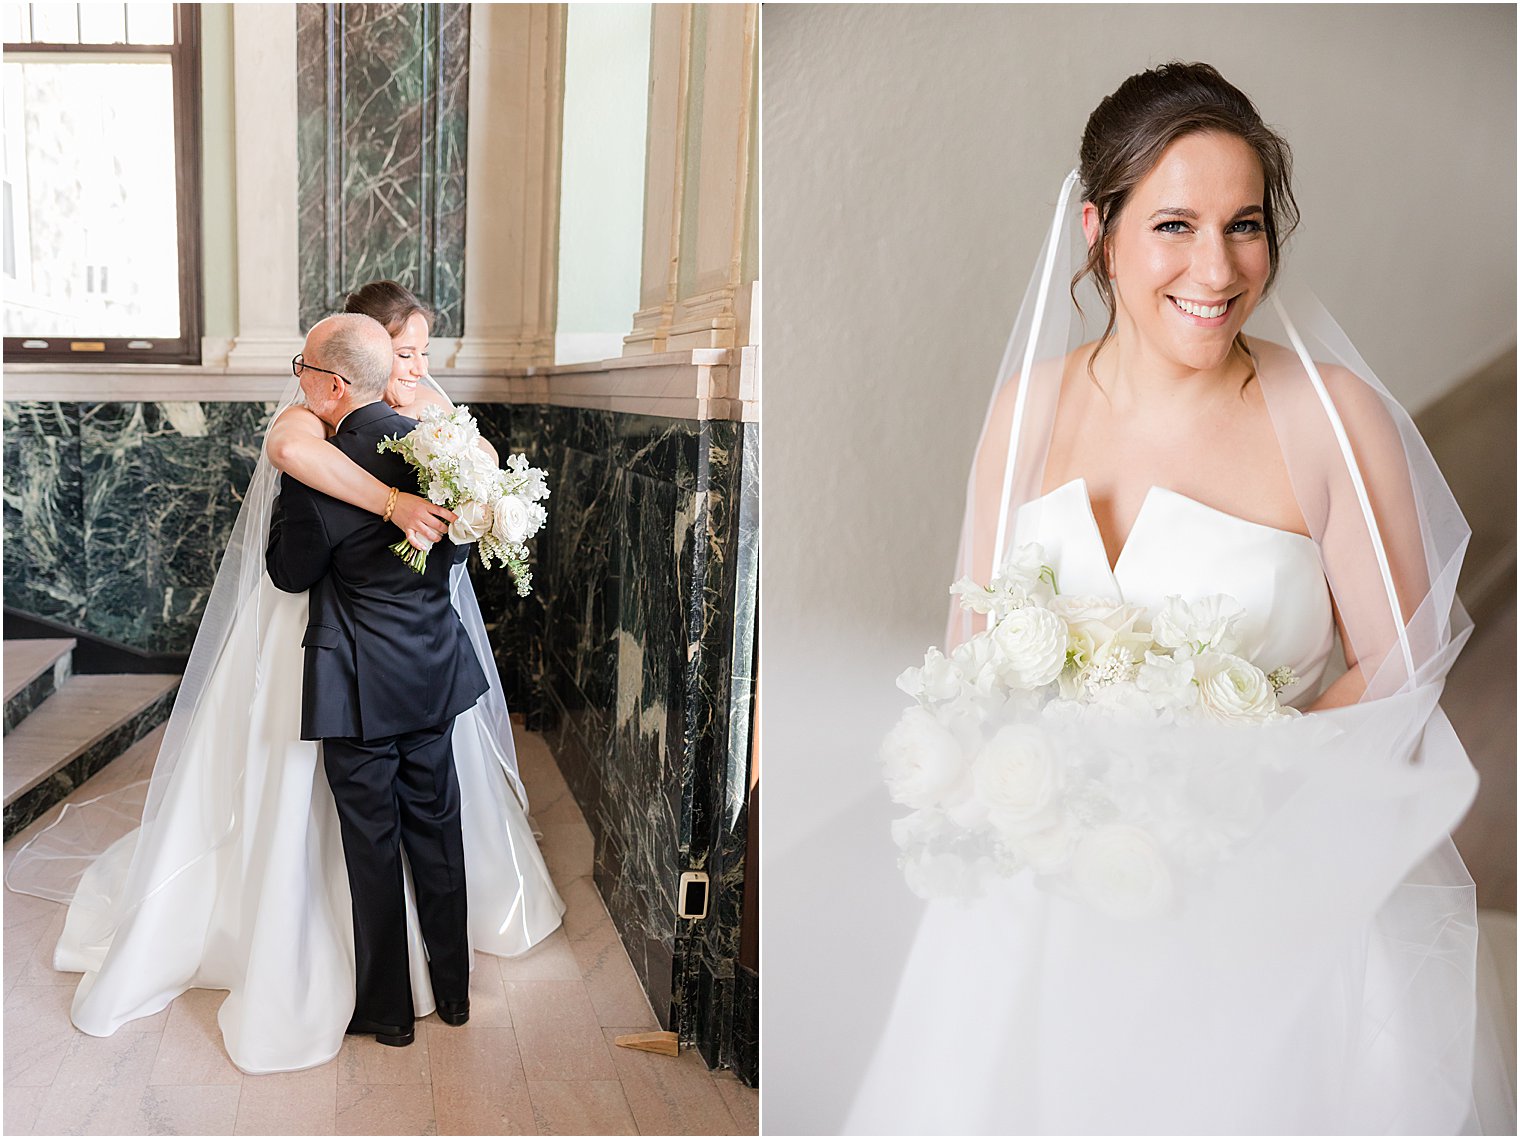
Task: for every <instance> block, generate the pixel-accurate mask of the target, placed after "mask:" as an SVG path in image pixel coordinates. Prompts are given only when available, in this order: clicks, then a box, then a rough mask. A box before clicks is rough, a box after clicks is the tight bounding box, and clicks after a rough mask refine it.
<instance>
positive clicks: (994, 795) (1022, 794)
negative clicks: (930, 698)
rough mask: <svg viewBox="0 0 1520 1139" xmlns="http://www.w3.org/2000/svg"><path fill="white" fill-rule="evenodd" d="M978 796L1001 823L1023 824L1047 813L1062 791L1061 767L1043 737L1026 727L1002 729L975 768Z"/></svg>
mask: <svg viewBox="0 0 1520 1139" xmlns="http://www.w3.org/2000/svg"><path fill="white" fill-rule="evenodd" d="M971 778H972V781H973V783H974V785H975V787H976V796H977V798H978V799H980V800H981V801H982V802H983V803H985V804H986V805H987V810H988V812H989V814H990V816H991V817H992V819H993V821H994V824H996V823H997V821H998V820H1007V821H1010V822H1023V821H1025V820H1028V819H1030V818H1033V817H1034V816H1035V815H1037V814H1039V813H1040V812H1041V811H1043V810H1044V809H1045V808H1046V807H1047V806H1048V805H1049V804H1050V801H1051V799H1052V798H1053V797H1054V796H1055V795H1056V793H1057V792H1058V791H1059V790H1060V788H1061V766H1060V764H1059V763H1058V762H1057V760H1056V757H1055V756H1054V755H1052V754H1051V751H1050V748H1049V746H1048V745H1047V744H1046V741H1045V738H1044V735H1043V733H1041V732H1039V731H1037V730H1036V729H1033V728H1029V727H1023V726H1010V727H1006V728H1002V729H1000V730H999V731H998V733H997V734H996V735H994V736H993V737H992V738H991V739H990V740H988V741H987V743H985V744H984V745H983V746H982V749H981V751H979V752H978V753H977V756H976V759H975V760H974V761H973V762H972V764H971Z"/></svg>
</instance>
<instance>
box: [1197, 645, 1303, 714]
mask: <svg viewBox="0 0 1520 1139" xmlns="http://www.w3.org/2000/svg"><path fill="white" fill-rule="evenodd" d="M1193 659H1194V660H1195V661H1196V668H1197V671H1198V711H1199V712H1200V713H1201V714H1202V715H1203V716H1205V717H1206V718H1208V719H1212V720H1223V721H1226V722H1238V721H1242V720H1243V721H1246V722H1248V723H1258V724H1259V723H1262V722H1264V721H1267V720H1275V719H1279V718H1280V717H1281V716H1282V713H1281V712H1279V710H1278V707H1277V693H1276V692H1274V691H1273V690H1272V682H1271V681H1270V680H1268V679H1267V675H1266V673H1264V672H1262V671H1261V669H1259V668H1257V667H1256V666H1255V665H1254V664H1252V663H1251V662H1250V661H1248V660H1242V659H1241V658H1240V657H1237V656H1231V655H1230V654H1229V653H1204V654H1203V655H1202V656H1199V657H1195V658H1193Z"/></svg>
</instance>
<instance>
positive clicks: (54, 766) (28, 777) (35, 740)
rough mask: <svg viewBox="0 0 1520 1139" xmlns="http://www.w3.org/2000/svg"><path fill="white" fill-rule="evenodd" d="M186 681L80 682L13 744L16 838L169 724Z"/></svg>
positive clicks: (25, 726) (39, 713) (10, 808)
mask: <svg viewBox="0 0 1520 1139" xmlns="http://www.w3.org/2000/svg"><path fill="white" fill-rule="evenodd" d="M179 681H180V678H179V677H178V676H165V675H155V674H147V673H138V674H132V675H126V676H76V677H72V678H71V679H70V680H69V682H68V684H66V685H64V687H63V688H62V689H61V690H60V691H59V692H57V693H55V694H54V695H52V696H50V697H48V699H47V700H45V701H43V702H42V704H41V706H39V707H38V708H37V710H36V711H35V712H33V713H32V714H31V715H30V716H28V717H27V718H26V719H25V720H23V721H22V722H21V723H20V724H18V725H17V726H16V728H15V730H14V731H12V732H11V733H10V735H9V736H8V737H6V741H5V772H4V787H5V837H6V838H10V837H11V836H12V835H13V834H15V833H16V832H17V831H19V830H21V829H22V828H23V827H25V826H26V825H27V824H28V823H29V822H31V821H32V820H33V819H35V818H36V817H37V816H38V815H40V814H42V813H43V812H44V811H46V810H47V809H48V808H49V807H51V806H52V805H53V804H54V803H56V802H58V801H59V800H61V799H63V798H64V797H65V796H66V795H68V793H69V792H70V791H72V790H74V788H76V787H78V786H79V785H80V784H81V783H83V782H84V781H85V780H87V779H88V778H90V776H92V775H94V774H95V773H96V772H97V771H99V770H100V769H101V768H103V767H105V766H106V764H108V763H110V762H111V761H112V760H113V759H115V758H116V757H117V756H119V755H121V754H122V753H123V752H125V751H126V750H127V749H128V748H129V747H131V745H132V744H134V743H136V742H137V741H138V740H140V739H142V738H143V737H144V736H145V735H147V734H148V733H149V732H150V731H152V730H153V728H155V727H157V726H158V724H160V723H162V722H163V721H164V720H165V719H167V718H168V715H169V709H170V708H171V707H173V704H174V693H175V690H176V689H177V688H178V687H179Z"/></svg>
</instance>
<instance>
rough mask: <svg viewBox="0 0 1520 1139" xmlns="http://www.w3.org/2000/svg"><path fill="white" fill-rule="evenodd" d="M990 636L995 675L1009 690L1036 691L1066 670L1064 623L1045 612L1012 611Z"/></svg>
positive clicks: (1038, 610) (1036, 607)
mask: <svg viewBox="0 0 1520 1139" xmlns="http://www.w3.org/2000/svg"><path fill="white" fill-rule="evenodd" d="M990 632H991V640H992V645H993V648H994V649H996V650H997V655H998V671H999V673H1000V675H1001V676H1002V679H1003V681H1004V683H1006V684H1007V685H1009V687H1012V688H1039V687H1041V686H1042V685H1046V684H1049V683H1050V682H1051V681H1052V680H1054V679H1055V678H1056V677H1057V676H1059V675H1060V674H1061V669H1062V668H1064V667H1065V666H1066V622H1065V621H1063V620H1061V618H1059V617H1057V616H1056V615H1055V614H1054V613H1052V612H1051V611H1050V610H1048V609H1042V608H1040V607H1039V606H1033V605H1031V606H1028V607H1026V608H1023V609H1015V610H1014V611H1013V612H1012V613H1010V614H1008V616H1006V617H1004V618H1003V619H1002V620H1000V621H999V622H998V623H997V625H996V626H994V627H993V628H992V629H991V631H990Z"/></svg>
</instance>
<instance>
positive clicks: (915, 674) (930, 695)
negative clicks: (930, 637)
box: [897, 648, 961, 704]
mask: <svg viewBox="0 0 1520 1139" xmlns="http://www.w3.org/2000/svg"><path fill="white" fill-rule="evenodd" d="M897 687H899V688H901V689H902V690H903V691H904V692H906V693H907V694H908V695H909V696H911V697H913V699H915V700H918V701H920V702H921V703H925V704H932V703H935V702H937V701H940V700H953V699H954V698H955V697H956V696H958V695H959V694H960V691H961V676H960V670H959V669H958V668H956V666H955V664H954V662H952V661H951V660H950V658H949V657H947V656H945V654H944V653H942V652H940V651H939V650H938V649H936V648H931V649H930V650H929V651H928V652H926V653H925V654H924V665H923V667H922V668H909V669H904V670H903V673H902V675H901V676H899V677H898V678H897Z"/></svg>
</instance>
